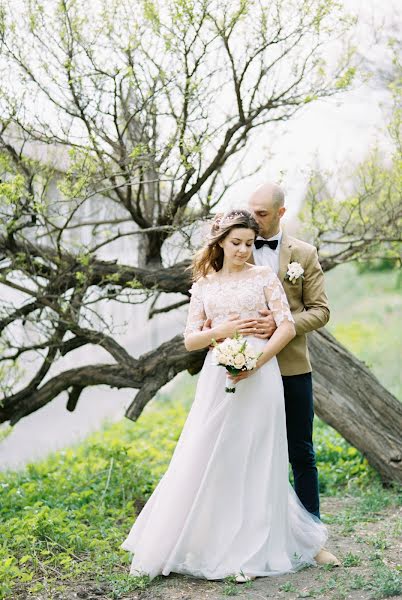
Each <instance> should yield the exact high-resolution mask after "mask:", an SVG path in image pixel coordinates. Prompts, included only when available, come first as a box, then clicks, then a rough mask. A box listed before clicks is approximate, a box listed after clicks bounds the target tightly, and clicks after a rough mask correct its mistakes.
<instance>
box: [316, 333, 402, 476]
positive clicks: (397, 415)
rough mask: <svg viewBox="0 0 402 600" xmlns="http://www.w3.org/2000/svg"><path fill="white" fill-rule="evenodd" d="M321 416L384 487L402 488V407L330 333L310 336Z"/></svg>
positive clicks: (317, 400)
mask: <svg viewBox="0 0 402 600" xmlns="http://www.w3.org/2000/svg"><path fill="white" fill-rule="evenodd" d="M309 349H310V353H311V359H312V364H313V385H314V403H315V412H316V414H317V415H318V416H319V417H320V418H321V419H322V420H323V421H325V422H326V423H328V425H331V427H333V428H334V429H336V430H337V431H338V432H339V433H340V434H341V435H342V436H343V437H344V438H345V439H346V440H347V441H348V442H350V443H351V444H352V445H353V446H355V447H356V448H358V450H360V452H362V453H363V454H364V455H365V456H366V457H367V460H368V462H369V463H370V465H372V466H373V467H374V468H375V469H376V470H377V471H378V472H379V474H380V476H381V478H382V479H383V481H384V482H389V481H398V482H399V483H402V403H401V402H399V401H398V400H397V399H396V398H395V397H394V396H393V395H392V394H391V393H390V392H388V391H387V390H386V389H385V388H384V387H383V386H382V385H381V384H380V382H379V381H378V379H377V378H376V377H375V376H374V375H373V374H372V373H371V372H370V371H369V370H368V369H367V367H366V366H365V365H364V364H363V363H362V362H360V361H359V360H358V359H357V358H356V357H355V356H354V355H353V354H351V353H350V352H349V351H348V350H346V348H345V347H344V346H342V345H341V344H340V343H339V342H338V341H337V340H336V339H335V338H334V337H333V336H332V335H331V334H330V333H328V331H326V330H325V329H320V330H319V331H316V332H313V333H311V334H309Z"/></svg>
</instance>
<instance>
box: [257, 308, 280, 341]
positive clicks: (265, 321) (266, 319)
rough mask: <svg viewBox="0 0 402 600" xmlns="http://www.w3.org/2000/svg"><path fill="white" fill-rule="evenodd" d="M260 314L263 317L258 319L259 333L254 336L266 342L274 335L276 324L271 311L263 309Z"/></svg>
mask: <svg viewBox="0 0 402 600" xmlns="http://www.w3.org/2000/svg"><path fill="white" fill-rule="evenodd" d="M258 312H259V313H260V315H261V317H260V318H259V319H257V323H258V324H257V331H256V333H255V334H254V335H255V337H258V338H261V339H262V340H265V339H267V338H270V337H271V335H272V334H273V333H274V331H275V329H276V323H275V319H274V317H273V315H272V311H271V310H268V309H267V308H263V309H262V310H259V311H258Z"/></svg>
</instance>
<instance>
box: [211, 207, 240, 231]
mask: <svg viewBox="0 0 402 600" xmlns="http://www.w3.org/2000/svg"><path fill="white" fill-rule="evenodd" d="M245 216H246V213H245V211H244V210H234V211H228V212H226V213H218V214H217V215H216V217H215V219H214V222H213V224H212V231H213V233H216V232H217V231H218V230H219V229H223V228H224V227H225V226H227V225H229V224H230V222H231V221H234V219H238V218H239V217H245Z"/></svg>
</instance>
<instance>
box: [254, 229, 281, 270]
mask: <svg viewBox="0 0 402 600" xmlns="http://www.w3.org/2000/svg"><path fill="white" fill-rule="evenodd" d="M264 239H265V238H263V237H261V236H260V235H259V236H257V240H264ZM268 240H269V241H272V240H278V245H277V247H276V249H275V250H271V248H270V247H269V246H268V245H264V246H262V247H261V248H259V249H258V250H257V248H256V247H255V246H254V247H253V256H254V262H255V264H256V265H259V266H260V267H265V266H269V267H271V269H272V270H273V272H274V273H276V274H278V272H279V253H280V249H281V240H282V231H280V232H279V233H277V234H276V235H273V236H272V237H270V238H268Z"/></svg>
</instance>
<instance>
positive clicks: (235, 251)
mask: <svg viewBox="0 0 402 600" xmlns="http://www.w3.org/2000/svg"><path fill="white" fill-rule="evenodd" d="M254 240H255V233H254V231H253V230H252V229H244V228H243V227H235V228H233V229H231V230H230V231H229V233H228V235H227V236H226V237H225V239H224V240H222V241H221V242H219V245H220V246H221V248H222V249H223V254H224V256H225V262H228V263H231V264H233V265H236V266H241V265H243V264H244V263H246V262H247V261H248V259H249V258H250V256H251V254H252V252H253V244H254Z"/></svg>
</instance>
